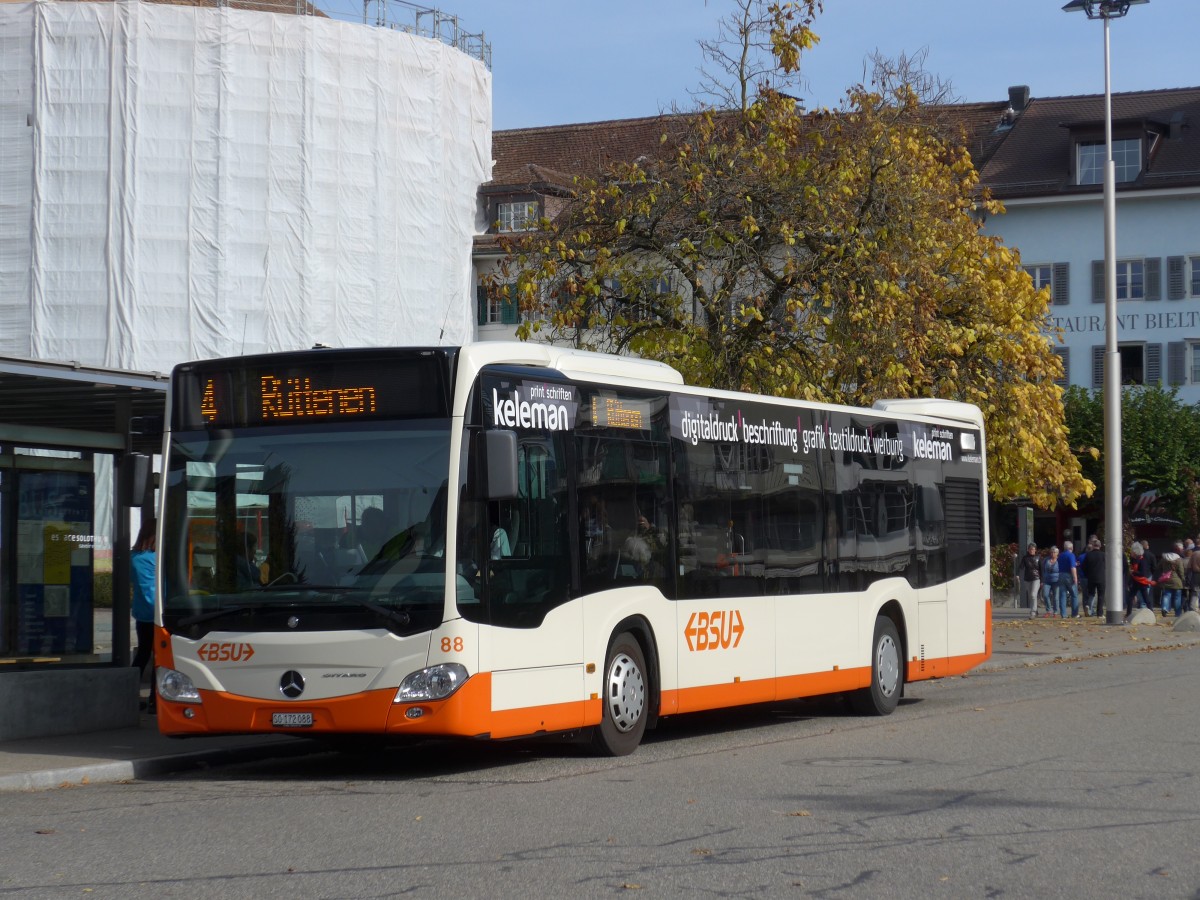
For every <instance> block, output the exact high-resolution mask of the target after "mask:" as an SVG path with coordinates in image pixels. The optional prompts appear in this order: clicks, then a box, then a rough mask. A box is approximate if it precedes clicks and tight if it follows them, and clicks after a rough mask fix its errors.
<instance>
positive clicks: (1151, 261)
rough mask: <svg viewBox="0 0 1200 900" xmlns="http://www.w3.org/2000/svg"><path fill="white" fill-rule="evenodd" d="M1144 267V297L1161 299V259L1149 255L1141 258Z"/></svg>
mask: <svg viewBox="0 0 1200 900" xmlns="http://www.w3.org/2000/svg"><path fill="white" fill-rule="evenodd" d="M1143 265H1144V266H1145V269H1146V299H1147V300H1161V299H1162V259H1161V258H1160V257H1157V256H1150V257H1147V258H1146V259H1145V260H1143Z"/></svg>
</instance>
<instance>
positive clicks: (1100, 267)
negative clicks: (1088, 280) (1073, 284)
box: [1092, 259, 1104, 303]
mask: <svg viewBox="0 0 1200 900" xmlns="http://www.w3.org/2000/svg"><path fill="white" fill-rule="evenodd" d="M1092 302H1093V303H1103V302H1104V260H1102V259H1093V260H1092Z"/></svg>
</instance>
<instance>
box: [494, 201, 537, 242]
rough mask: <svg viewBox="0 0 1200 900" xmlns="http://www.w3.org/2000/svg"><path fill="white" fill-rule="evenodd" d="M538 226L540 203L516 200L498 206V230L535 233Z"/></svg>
mask: <svg viewBox="0 0 1200 900" xmlns="http://www.w3.org/2000/svg"><path fill="white" fill-rule="evenodd" d="M537 225H538V202H537V201H536V200H515V201H509V202H507V203H497V204H496V230H497V231H499V232H500V233H502V234H503V233H504V232H507V231H534V230H536V229H537Z"/></svg>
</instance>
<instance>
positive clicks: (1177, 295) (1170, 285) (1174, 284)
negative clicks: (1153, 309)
mask: <svg viewBox="0 0 1200 900" xmlns="http://www.w3.org/2000/svg"><path fill="white" fill-rule="evenodd" d="M1183 269H1184V258H1183V257H1182V256H1168V257H1167V299H1168V300H1182V299H1183Z"/></svg>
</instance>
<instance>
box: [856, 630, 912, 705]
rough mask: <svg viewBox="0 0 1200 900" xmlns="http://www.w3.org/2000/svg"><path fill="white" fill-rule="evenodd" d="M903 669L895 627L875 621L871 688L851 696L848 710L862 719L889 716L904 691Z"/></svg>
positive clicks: (898, 636)
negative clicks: (862, 717) (850, 709)
mask: <svg viewBox="0 0 1200 900" xmlns="http://www.w3.org/2000/svg"><path fill="white" fill-rule="evenodd" d="M902 665H903V660H902V657H901V655H900V635H899V633H898V632H897V631H896V623H895V622H893V621H892V620H891V619H889V618H888V617H887V616H880V617H879V618H877V619H876V620H875V635H874V637H873V638H872V640H871V686H870V687H866V688H863V689H862V690H859V691H855V692H854V693H853V694H851V695H850V697H849V700H850V706H851V708H852V709H853V710H854V711H855V712H856V713H858V714H859V715H863V716H886V715H888V714H889V713H891V712H892V711H893V710H894V709H895V708H896V706H897V705H898V704H899V703H900V694H901V693H902V692H903V690H904V676H903V673H902Z"/></svg>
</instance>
